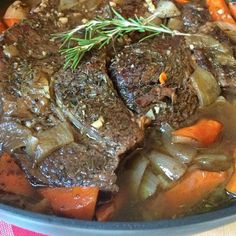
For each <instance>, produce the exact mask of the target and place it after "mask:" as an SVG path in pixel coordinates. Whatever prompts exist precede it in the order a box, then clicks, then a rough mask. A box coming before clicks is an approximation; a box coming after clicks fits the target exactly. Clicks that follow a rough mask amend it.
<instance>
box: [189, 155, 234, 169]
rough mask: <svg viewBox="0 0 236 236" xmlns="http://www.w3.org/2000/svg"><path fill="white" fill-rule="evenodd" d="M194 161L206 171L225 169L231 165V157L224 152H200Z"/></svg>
mask: <svg viewBox="0 0 236 236" xmlns="http://www.w3.org/2000/svg"><path fill="white" fill-rule="evenodd" d="M194 162H195V163H196V164H197V165H198V166H199V168H200V169H202V170H207V171H225V170H228V169H229V168H230V167H231V166H232V157H230V156H227V155H224V154H201V155H198V156H197V157H196V158H195V159H194Z"/></svg>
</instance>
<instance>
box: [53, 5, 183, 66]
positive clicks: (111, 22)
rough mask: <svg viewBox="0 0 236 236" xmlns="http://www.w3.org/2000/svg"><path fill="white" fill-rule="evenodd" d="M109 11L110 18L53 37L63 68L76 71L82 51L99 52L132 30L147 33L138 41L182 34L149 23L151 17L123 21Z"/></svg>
mask: <svg viewBox="0 0 236 236" xmlns="http://www.w3.org/2000/svg"><path fill="white" fill-rule="evenodd" d="M112 11H113V13H114V15H115V17H114V18H112V19H104V18H100V17H99V18H96V19H94V20H91V21H88V22H87V23H85V24H83V25H79V26H77V27H76V28H74V29H72V30H70V31H67V32H64V33H60V34H56V35H54V39H59V40H61V41H62V45H61V47H60V52H61V54H62V55H64V56H65V64H64V68H68V67H70V68H72V69H76V68H77V66H78V65H79V63H80V61H81V60H82V58H83V56H84V55H85V53H86V52H88V51H90V50H92V49H93V48H94V47H97V48H98V49H101V48H103V47H104V46H106V45H108V44H109V43H110V42H111V41H112V40H114V39H117V38H120V37H123V36H124V35H125V34H128V33H131V32H134V31H136V32H140V33H144V32H150V33H151V34H150V35H149V36H146V37H144V38H143V39H142V40H141V41H143V40H145V39H147V38H150V37H153V36H155V35H158V34H160V33H166V34H171V35H186V34H184V33H180V32H178V31H173V30H170V29H169V28H167V27H166V26H164V25H156V24H154V23H152V20H153V19H154V18H155V17H154V15H153V17H152V16H151V17H148V18H143V17H138V16H135V17H134V18H128V19H125V18H124V17H123V16H122V15H121V14H120V13H118V12H117V11H116V10H114V9H113V8H112ZM81 35H82V36H81Z"/></svg>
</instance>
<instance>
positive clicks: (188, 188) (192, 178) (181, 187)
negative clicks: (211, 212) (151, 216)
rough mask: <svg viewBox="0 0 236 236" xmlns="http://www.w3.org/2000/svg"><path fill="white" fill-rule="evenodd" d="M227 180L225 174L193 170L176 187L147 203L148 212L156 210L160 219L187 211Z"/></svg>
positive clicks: (226, 174)
mask: <svg viewBox="0 0 236 236" xmlns="http://www.w3.org/2000/svg"><path fill="white" fill-rule="evenodd" d="M227 178H228V173H227V172H207V171H201V170H194V171H192V172H189V173H187V174H186V175H185V176H184V177H183V179H182V180H181V181H180V182H179V183H177V185H176V186H174V187H173V188H171V189H169V190H167V191H166V192H163V193H160V194H158V195H157V197H156V198H153V199H150V201H148V202H147V204H146V208H147V209H149V210H150V211H151V210H152V209H158V212H157V214H158V215H159V217H160V218H169V217H172V216H173V215H175V216H176V215H179V214H182V213H184V212H185V211H187V210H189V209H190V208H191V207H193V206H194V205H195V204H197V203H198V202H200V201H201V200H202V199H204V198H206V197H207V196H208V195H209V194H210V193H211V192H212V191H214V190H215V188H216V187H217V186H219V185H220V184H223V183H224V182H225V181H226V180H227Z"/></svg>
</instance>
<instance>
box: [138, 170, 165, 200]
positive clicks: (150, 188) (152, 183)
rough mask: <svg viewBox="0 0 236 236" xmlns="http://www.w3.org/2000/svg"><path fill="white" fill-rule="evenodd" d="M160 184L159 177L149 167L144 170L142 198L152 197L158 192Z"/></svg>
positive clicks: (140, 194)
mask: <svg viewBox="0 0 236 236" xmlns="http://www.w3.org/2000/svg"><path fill="white" fill-rule="evenodd" d="M159 184H160V180H159V178H158V177H157V176H156V175H155V174H154V173H153V172H152V171H151V170H150V169H149V168H147V169H146V170H145V172H144V175H143V178H142V182H141V185H140V188H139V197H140V199H141V200H145V199H147V198H149V197H151V196H152V195H153V194H154V193H155V192H156V190H157V187H158V185H159Z"/></svg>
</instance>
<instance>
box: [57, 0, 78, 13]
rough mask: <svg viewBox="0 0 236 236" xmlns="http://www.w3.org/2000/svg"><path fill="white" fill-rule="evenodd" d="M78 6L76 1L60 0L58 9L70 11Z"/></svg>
mask: <svg viewBox="0 0 236 236" xmlns="http://www.w3.org/2000/svg"><path fill="white" fill-rule="evenodd" d="M78 4H79V1H78V0H60V3H59V9H60V10H61V11H64V10H68V9H71V8H73V7H75V6H77V5H78Z"/></svg>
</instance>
